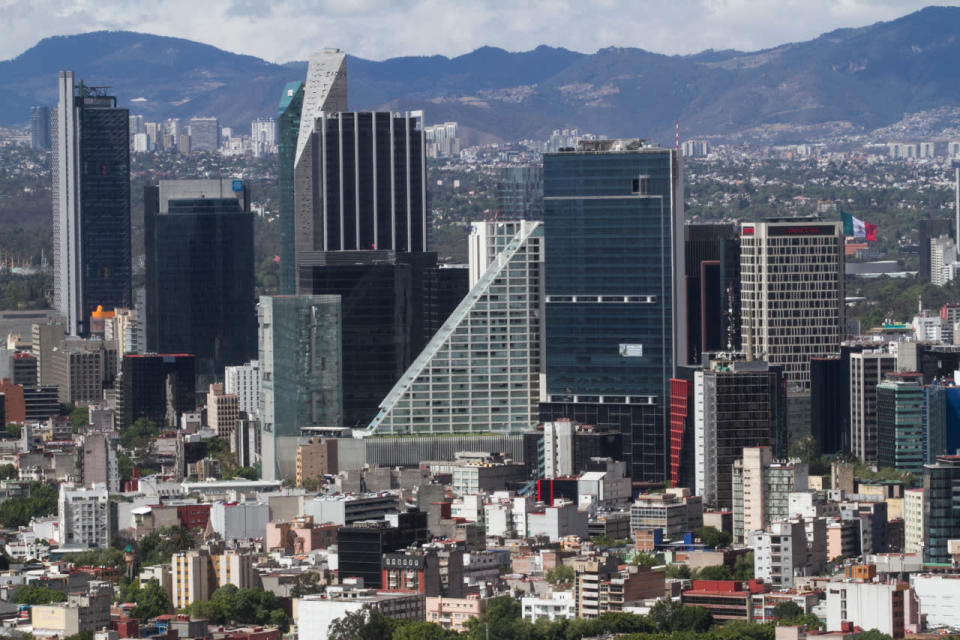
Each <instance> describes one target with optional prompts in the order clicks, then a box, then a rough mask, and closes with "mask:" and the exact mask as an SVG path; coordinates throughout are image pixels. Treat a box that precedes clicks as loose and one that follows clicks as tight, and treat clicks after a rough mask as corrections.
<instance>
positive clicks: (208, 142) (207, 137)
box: [190, 118, 220, 152]
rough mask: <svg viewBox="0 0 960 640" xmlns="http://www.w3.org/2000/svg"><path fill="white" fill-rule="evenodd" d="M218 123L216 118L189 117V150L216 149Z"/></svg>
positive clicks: (217, 144)
mask: <svg viewBox="0 0 960 640" xmlns="http://www.w3.org/2000/svg"><path fill="white" fill-rule="evenodd" d="M219 149H220V123H219V122H218V121H217V119H216V118H190V150H191V151H210V152H214V151H218V150H219Z"/></svg>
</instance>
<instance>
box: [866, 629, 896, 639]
mask: <svg viewBox="0 0 960 640" xmlns="http://www.w3.org/2000/svg"><path fill="white" fill-rule="evenodd" d="M857 640H893V639H892V638H891V637H890V636H888V635H887V634H885V633H882V632H880V631H878V630H876V629H870V631H864V632H863V633H861V634H859V635H858V636H857Z"/></svg>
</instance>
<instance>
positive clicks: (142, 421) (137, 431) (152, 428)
mask: <svg viewBox="0 0 960 640" xmlns="http://www.w3.org/2000/svg"><path fill="white" fill-rule="evenodd" d="M158 435H160V429H159V427H157V425H156V423H155V422H153V421H152V420H147V419H146V418H138V419H137V420H136V421H134V423H133V424H132V425H130V426H129V427H127V428H126V429H124V430H123V431H122V432H121V433H120V444H122V445H123V447H124V448H125V449H136V448H139V447H145V446H147V445H148V444H150V440H152V439H153V438H155V437H157V436H158Z"/></svg>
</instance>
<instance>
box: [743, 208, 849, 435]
mask: <svg viewBox="0 0 960 640" xmlns="http://www.w3.org/2000/svg"><path fill="white" fill-rule="evenodd" d="M843 243H844V238H843V227H842V225H841V223H840V222H824V221H822V220H819V219H809V220H805V219H791V220H787V221H777V222H749V223H743V224H741V225H740V279H741V294H740V300H741V304H740V308H741V318H740V321H741V334H742V338H743V348H744V351H746V353H747V358H748V359H753V358H761V359H763V360H766V361H767V362H769V363H770V364H771V365H773V366H780V367H783V372H784V376H785V378H786V382H787V390H788V392H791V391H798V392H801V393H802V392H805V391H809V389H810V359H811V358H828V357H831V356H837V355H840V341H841V340H842V339H843V309H844V306H843V305H844V288H843V286H844V285H843V278H844V266H843V260H844V248H843ZM793 429H794V428H793V427H792V426H791V430H793Z"/></svg>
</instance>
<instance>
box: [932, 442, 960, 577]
mask: <svg viewBox="0 0 960 640" xmlns="http://www.w3.org/2000/svg"><path fill="white" fill-rule="evenodd" d="M923 494H924V500H923V561H924V562H928V563H934V564H942V565H949V564H950V562H951V558H950V553H949V551H948V548H947V543H948V541H950V540H960V455H946V456H937V461H936V462H935V463H934V464H927V465H924V467H923Z"/></svg>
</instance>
